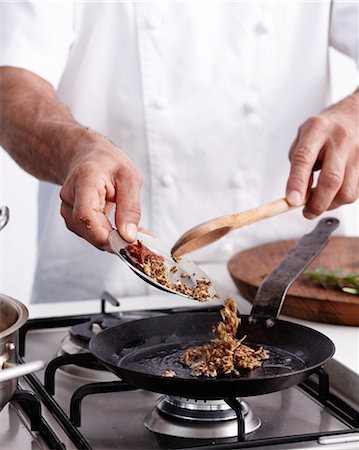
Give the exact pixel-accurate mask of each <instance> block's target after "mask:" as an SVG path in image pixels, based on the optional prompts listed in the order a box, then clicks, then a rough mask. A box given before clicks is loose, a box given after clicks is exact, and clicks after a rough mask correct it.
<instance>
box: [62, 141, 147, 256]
mask: <svg viewBox="0 0 359 450" xmlns="http://www.w3.org/2000/svg"><path fill="white" fill-rule="evenodd" d="M141 185H142V179H141V176H140V174H139V172H138V171H137V169H136V168H135V166H134V165H133V164H132V162H131V161H130V160H129V159H128V158H127V156H126V155H125V154H124V153H123V152H122V151H121V150H120V149H119V148H117V147H115V146H114V145H113V144H111V143H110V142H109V141H107V140H106V139H105V138H102V137H101V136H99V137H98V138H97V139H96V141H95V142H92V143H88V144H86V145H84V146H83V147H80V148H79V149H77V151H76V153H75V154H74V157H73V161H72V162H71V164H70V166H69V174H68V176H67V178H66V180H65V182H64V184H63V187H62V189H61V193H60V196H61V200H62V205H61V214H62V216H63V218H64V219H65V222H66V225H67V227H68V228H69V229H70V230H71V231H73V232H75V233H76V234H78V235H79V236H81V237H83V238H85V239H87V240H88V241H89V242H91V244H93V245H95V246H96V247H98V248H99V249H102V250H109V249H108V244H107V238H108V234H109V232H110V231H111V230H112V226H111V223H110V221H109V220H108V215H109V213H110V211H111V209H112V207H113V206H114V205H116V211H115V224H116V227H117V228H118V230H119V231H120V234H121V236H122V237H123V238H124V239H126V240H127V241H129V242H133V241H134V240H135V239H136V237H137V225H138V222H139V220H140V217H141V208H140V190H141Z"/></svg>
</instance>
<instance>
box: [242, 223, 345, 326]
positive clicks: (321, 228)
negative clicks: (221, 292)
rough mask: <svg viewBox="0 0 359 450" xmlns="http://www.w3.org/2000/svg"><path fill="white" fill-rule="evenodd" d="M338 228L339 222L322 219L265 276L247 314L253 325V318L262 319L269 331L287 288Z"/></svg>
mask: <svg viewBox="0 0 359 450" xmlns="http://www.w3.org/2000/svg"><path fill="white" fill-rule="evenodd" d="M338 226H339V220H338V219H336V218H334V217H328V218H325V219H322V220H321V221H320V222H318V224H317V226H316V227H315V228H314V230H313V231H312V232H311V233H309V234H306V235H305V236H303V237H302V239H301V240H300V241H299V242H298V243H297V245H296V246H295V247H294V248H292V250H291V251H290V252H289V253H288V255H287V256H286V257H285V258H283V259H282V261H281V262H280V263H279V264H278V265H277V266H276V267H275V268H274V269H273V270H272V272H271V273H270V274H269V275H267V277H266V278H265V279H264V280H263V281H262V283H261V285H260V286H259V288H258V291H257V293H256V296H255V298H254V301H253V307H252V310H251V313H250V316H251V317H250V321H251V322H255V320H256V318H255V317H254V316H264V317H267V320H266V325H267V326H268V327H269V326H272V325H273V324H274V319H276V318H277V317H278V316H279V314H280V311H281V309H282V305H283V302H284V299H285V296H286V293H287V291H288V289H289V287H290V286H291V285H292V283H293V282H294V281H295V280H296V279H297V277H298V276H299V275H300V274H301V273H302V272H303V271H304V269H305V268H306V267H307V266H308V265H309V264H310V263H311V262H312V260H313V259H314V258H315V257H316V256H317V255H318V253H319V252H320V251H321V250H322V249H323V247H324V246H325V245H326V244H327V242H328V240H329V238H330V235H331V234H332V232H333V231H334V230H335V229H336V228H337V227H338Z"/></svg>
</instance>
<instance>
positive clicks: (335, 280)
mask: <svg viewBox="0 0 359 450" xmlns="http://www.w3.org/2000/svg"><path fill="white" fill-rule="evenodd" d="M303 275H308V276H309V277H310V278H311V279H312V280H314V281H315V282H316V283H317V284H319V286H321V287H323V288H324V289H332V288H335V289H338V290H340V291H343V292H346V293H347V294H353V295H359V273H346V272H344V271H343V270H340V269H335V270H326V269H323V268H321V267H319V268H317V269H314V270H306V271H305V272H303Z"/></svg>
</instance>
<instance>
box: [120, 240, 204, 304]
mask: <svg viewBox="0 0 359 450" xmlns="http://www.w3.org/2000/svg"><path fill="white" fill-rule="evenodd" d="M121 253H122V255H123V256H124V257H125V258H126V259H128V260H129V262H130V263H131V264H133V265H134V266H135V267H137V269H140V270H142V272H144V273H145V274H146V275H148V276H149V277H151V278H153V279H154V280H155V281H157V282H158V283H160V284H162V285H163V286H166V287H168V288H170V289H173V290H175V291H177V292H180V293H181V294H185V295H188V296H189V297H193V298H194V299H196V300H198V301H200V302H205V301H206V300H209V299H211V298H212V296H211V294H210V292H209V287H210V286H211V281H210V280H209V279H208V278H199V279H197V280H193V281H194V282H195V285H194V286H193V287H191V286H188V285H187V284H185V283H182V281H180V280H176V281H175V282H174V283H172V284H171V282H170V279H169V273H172V274H174V273H177V272H179V271H178V266H177V265H173V266H172V267H171V268H170V269H169V268H168V267H167V266H166V264H165V259H164V258H163V257H162V256H160V255H157V254H156V253H154V252H152V251H151V250H150V249H149V248H148V247H146V246H145V245H144V244H143V243H142V242H141V241H140V240H138V241H137V243H136V244H130V245H128V246H127V247H126V248H124V249H122V250H121ZM175 261H176V262H178V260H177V259H176V260H175ZM179 277H180V278H182V279H183V280H185V279H191V277H190V276H189V274H187V273H186V272H181V273H180V274H179Z"/></svg>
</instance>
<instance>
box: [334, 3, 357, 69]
mask: <svg viewBox="0 0 359 450" xmlns="http://www.w3.org/2000/svg"><path fill="white" fill-rule="evenodd" d="M358 23H359V4H358V3H357V2H346V1H345V2H343V1H333V3H332V11H331V24H330V35H329V43H330V45H331V46H333V47H334V48H335V49H337V50H338V51H340V52H341V53H344V54H345V55H347V56H350V57H351V58H353V59H354V60H355V61H356V63H357V65H358V66H359V30H358Z"/></svg>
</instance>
